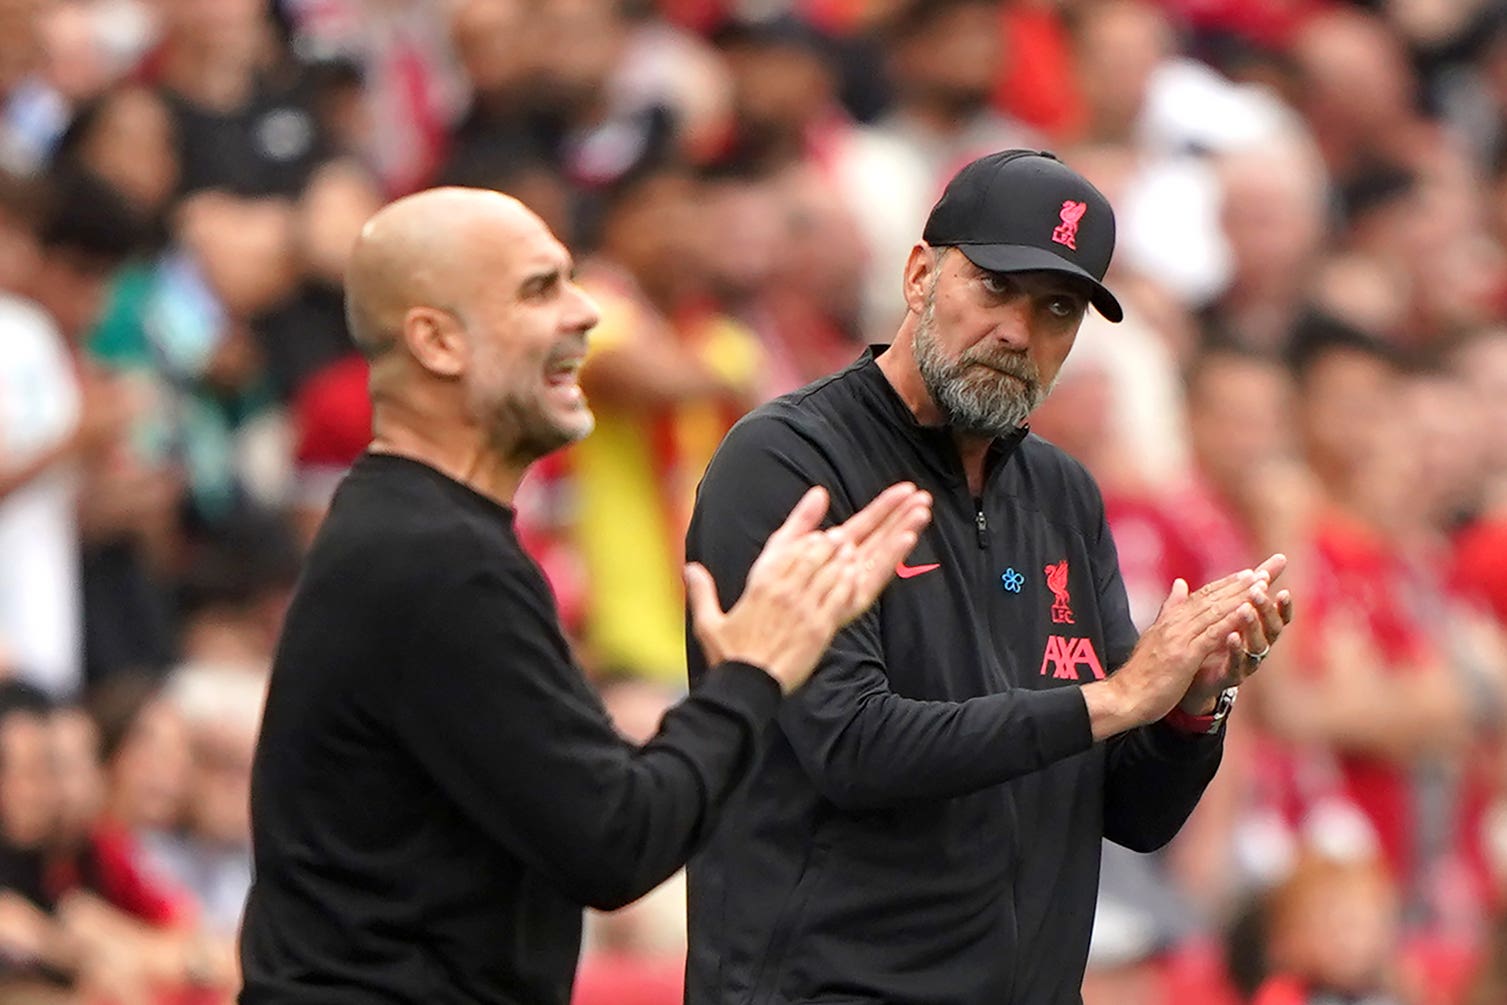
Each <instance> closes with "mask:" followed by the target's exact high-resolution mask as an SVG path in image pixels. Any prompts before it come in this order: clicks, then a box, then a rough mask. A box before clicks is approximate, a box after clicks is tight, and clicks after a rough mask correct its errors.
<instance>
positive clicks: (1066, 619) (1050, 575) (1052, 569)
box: [1045, 558, 1077, 625]
mask: <svg viewBox="0 0 1507 1005" xmlns="http://www.w3.org/2000/svg"><path fill="white" fill-rule="evenodd" d="M1045 572H1046V574H1047V588H1048V589H1050V590H1051V591H1052V624H1054V625H1073V624H1077V622H1076V621H1074V620H1073V598H1072V597H1070V596H1068V592H1067V559H1065V558H1064V559H1063V560H1062V561H1060V562H1054V563H1052V564H1051V565H1049V566H1047V567H1046V569H1045Z"/></svg>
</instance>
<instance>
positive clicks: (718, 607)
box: [685, 562, 723, 631]
mask: <svg viewBox="0 0 1507 1005" xmlns="http://www.w3.org/2000/svg"><path fill="white" fill-rule="evenodd" d="M685 596H686V605H687V606H688V607H689V608H690V609H691V623H692V625H693V626H694V627H695V629H696V630H697V631H708V630H714V629H715V628H716V627H717V626H718V625H719V624H721V623H722V618H723V612H722V602H721V601H720V600H718V599H717V582H716V580H714V579H712V574H711V573H710V572H707V571H706V566H704V565H702V564H701V563H700V562H691V563H690V564H689V565H687V566H686V567H685Z"/></svg>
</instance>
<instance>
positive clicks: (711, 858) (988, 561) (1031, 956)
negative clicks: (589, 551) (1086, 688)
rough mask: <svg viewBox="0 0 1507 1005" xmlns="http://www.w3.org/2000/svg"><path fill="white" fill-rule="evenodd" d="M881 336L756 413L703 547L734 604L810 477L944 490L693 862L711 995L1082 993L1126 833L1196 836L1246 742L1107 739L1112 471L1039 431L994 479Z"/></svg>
mask: <svg viewBox="0 0 1507 1005" xmlns="http://www.w3.org/2000/svg"><path fill="white" fill-rule="evenodd" d="M882 351H883V350H882V348H880V349H870V350H869V351H867V352H866V353H865V354H864V355H863V357H862V358H860V359H859V360H858V361H857V362H855V363H854V364H853V365H851V366H849V367H848V368H846V369H845V370H843V371H841V372H839V373H837V374H834V375H833V376H831V377H828V378H826V379H824V380H822V381H818V382H817V383H815V384H812V385H810V386H809V387H806V388H803V389H801V390H800V391H797V392H794V393H792V394H789V395H786V396H785V397H783V398H780V399H778V400H776V401H773V402H771V403H769V404H767V405H765V406H763V407H761V408H759V409H757V410H756V411H754V412H753V413H751V414H750V415H749V416H747V417H746V418H745V419H744V420H743V421H742V422H740V423H739V424H738V425H737V426H736V427H735V428H734V429H733V431H732V432H731V433H730V434H729V435H728V437H727V439H726V440H725V441H724V442H723V444H722V446H721V448H720V449H719V450H718V452H717V455H716V457H715V458H714V459H713V460H712V463H711V466H710V467H709V468H708V470H707V473H706V476H705V478H704V479H703V481H702V484H701V488H700V492H699V494H698V498H697V503H696V511H695V515H694V517H693V519H692V522H691V528H690V532H689V534H688V536H687V540H686V551H687V557H688V558H690V559H692V560H694V561H699V562H701V563H703V564H704V565H706V567H707V568H708V569H709V570H710V571H711V573H712V575H713V577H714V578H715V579H716V581H717V587H718V591H719V595H720V597H721V598H722V601H723V603H724V604H732V603H733V602H734V601H735V600H736V599H737V595H738V592H739V589H740V585H741V584H742V582H743V580H744V578H745V576H746V574H747V572H748V569H749V566H750V565H752V563H753V560H754V558H755V557H756V556H757V554H758V552H759V550H760V548H761V547H762V545H763V543H764V541H765V539H767V537H768V536H769V534H770V532H772V531H773V530H774V529H775V528H776V527H778V526H779V525H780V523H781V522H783V520H784V518H785V515H786V514H787V513H788V512H789V510H790V507H791V506H793V505H794V504H795V502H796V500H797V499H799V498H800V496H801V495H802V493H804V492H805V491H806V489H808V488H809V487H810V486H811V485H817V484H819V485H823V486H825V487H826V488H827V489H828V490H829V492H830V495H831V499H832V512H831V514H830V519H832V520H833V521H841V520H844V519H846V518H847V517H848V516H849V515H851V514H852V513H853V512H855V511H856V510H858V509H859V508H861V507H862V506H863V505H864V504H866V503H867V502H868V501H869V500H871V499H872V498H873V497H874V496H875V495H877V494H878V493H879V492H880V491H882V490H883V489H884V488H885V487H886V486H888V485H891V484H893V483H895V482H898V481H912V482H915V483H916V484H917V485H919V486H920V487H922V488H924V489H926V490H927V491H929V492H930V493H932V495H933V498H934V502H933V507H932V512H933V519H932V523H931V525H930V526H929V527H927V528H926V530H925V531H924V532H923V533H922V535H921V538H920V540H919V541H918V542H917V544H916V547H915V549H914V550H913V552H912V553H911V554H910V555H909V556H907V557H906V559H905V560H904V561H903V562H901V563H900V565H899V567H898V568H897V570H896V578H895V580H894V581H893V582H892V583H891V584H890V586H889V587H888V588H887V589H886V590H885V592H884V593H883V595H881V597H880V598H879V601H878V603H877V604H876V605H875V606H874V608H873V609H871V610H870V611H869V612H868V613H867V614H865V615H864V616H862V617H860V618H859V620H857V621H855V622H854V623H853V624H852V625H850V626H848V627H847V628H846V629H844V630H843V631H842V632H841V633H839V635H838V637H837V638H836V639H835V640H834V642H833V644H832V647H831V649H830V650H829V651H828V653H827V654H826V656H825V657H824V659H823V662H822V665H821V667H820V668H819V669H818V670H817V672H816V674H815V675H814V676H813V677H812V679H811V681H810V683H808V684H807V685H806V686H805V687H804V688H802V689H801V690H800V691H798V692H797V693H796V694H795V695H793V696H791V698H789V699H788V700H787V701H786V702H785V703H784V705H783V706H782V707H781V711H780V713H779V715H778V717H777V719H776V723H775V725H774V726H772V727H770V731H769V732H770V735H769V736H768V737H767V741H768V742H767V743H766V744H765V745H764V749H763V753H762V755H761V760H760V763H759V765H758V767H757V769H756V770H755V774H754V776H753V779H752V781H751V782H750V783H749V784H748V786H747V788H746V790H745V791H744V793H743V795H742V797H741V798H739V799H737V800H735V801H734V802H733V803H732V804H731V805H730V806H729V808H728V812H727V814H726V816H725V817H724V819H723V823H722V825H721V827H720V828H719V829H718V830H717V832H716V834H715V836H714V837H713V839H712V841H711V842H710V844H709V845H708V846H707V847H706V848H705V849H704V850H703V851H702V852H701V853H699V854H698V855H697V857H696V858H694V859H693V860H692V862H691V867H690V887H689V925H690V959H689V964H688V971H687V1001H688V1002H689V1003H691V1005H795V1003H807V1002H822V1003H831V1005H838V1003H844V1005H860V1003H861V1005H878V1003H884V1005H923V1003H924V1005H1076V1003H1078V1002H1079V1000H1080V995H1079V987H1080V985H1081V983H1082V979H1083V970H1084V966H1085V963H1086V960H1087V954H1088V942H1089V933H1090V930H1091V927H1092V923H1093V914H1094V903H1095V897H1096V894H1097V889H1098V874H1099V850H1100V842H1101V840H1102V839H1103V838H1105V837H1108V838H1109V839H1111V840H1114V841H1117V842H1119V843H1121V844H1124V845H1126V846H1127V847H1130V848H1134V849H1137V850H1150V849H1153V848H1156V847H1159V846H1161V845H1162V844H1164V843H1165V842H1167V841H1168V840H1170V839H1171V837H1172V836H1173V835H1174V834H1175V833H1176V832H1177V830H1178V828H1179V827H1181V826H1182V823H1183V821H1184V820H1185V819H1186V818H1187V816H1188V814H1189V813H1190V812H1191V811H1192V809H1193V807H1194V805H1195V804H1196V803H1197V801H1198V798H1199V796H1200V795H1201V793H1202V792H1203V789H1204V786H1205V785H1206V784H1207V783H1208V781H1209V779H1210V778H1211V777H1213V774H1214V771H1215V769H1216V768H1217V766H1218V763H1219V755H1220V751H1221V749H1222V737H1221V736H1220V735H1217V734H1216V735H1213V736H1198V737H1192V736H1187V735H1185V734H1182V733H1178V732H1176V731H1174V730H1173V729H1172V728H1171V727H1169V726H1167V725H1165V724H1161V723H1157V724H1153V725H1150V726H1145V727H1142V728H1140V729H1136V730H1132V731H1130V732H1128V733H1124V734H1122V735H1120V736H1117V737H1114V738H1113V739H1111V740H1109V741H1107V742H1103V743H1095V742H1094V741H1093V737H1092V733H1091V730H1090V723H1089V716H1088V711H1087V706H1086V705H1085V703H1084V701H1083V697H1082V694H1081V692H1080V688H1081V686H1082V685H1084V684H1087V683H1089V682H1091V681H1094V680H1099V679H1102V678H1104V677H1105V676H1106V675H1108V674H1109V673H1112V672H1113V671H1114V669H1115V668H1117V667H1118V666H1119V665H1120V664H1121V663H1123V662H1124V661H1125V660H1126V659H1127V658H1128V656H1129V655H1130V652H1131V649H1132V648H1133V647H1134V645H1135V642H1136V632H1135V629H1134V626H1133V625H1132V623H1131V620H1130V615H1129V611H1128V605H1127V602H1126V598H1125V589H1124V585H1123V583H1122V582H1121V579H1120V573H1119V567H1118V562H1117V559H1116V556H1115V549H1114V542H1113V540H1112V539H1111V537H1110V534H1109V531H1108V528H1107V526H1106V524H1105V520H1104V507H1103V503H1102V500H1101V499H1100V496H1099V492H1098V489H1097V487H1096V486H1095V485H1094V483H1093V480H1092V478H1091V477H1090V476H1089V475H1088V473H1087V472H1086V471H1085V470H1084V469H1083V468H1082V466H1081V465H1079V464H1078V463H1077V462H1076V461H1074V460H1072V459H1071V458H1070V457H1068V456H1067V455H1066V454H1064V453H1063V452H1062V451H1060V450H1058V449H1057V448H1056V447H1054V446H1052V445H1051V444H1049V443H1047V442H1046V441H1044V440H1042V439H1041V438H1039V437H1037V436H1034V435H1030V434H1028V433H1027V432H1026V431H1025V430H1024V429H1021V430H1017V431H1015V433H1014V434H1012V435H1011V436H1007V437H1002V438H1000V439H999V440H997V441H995V443H993V444H992V445H991V447H990V454H989V456H988V459H987V463H986V472H987V474H986V476H985V479H984V482H983V489H982V491H981V492H979V493H977V494H975V493H974V492H972V491H970V489H969V487H968V484H967V480H966V478H964V477H963V476H962V469H961V464H960V463H958V458H957V452H956V446H955V444H954V443H953V440H952V437H951V434H950V433H949V432H948V431H947V430H946V429H940V428H935V427H927V426H923V425H921V424H920V423H918V422H917V421H916V419H915V416H914V415H913V414H912V413H911V412H910V410H909V409H908V408H907V407H906V406H905V404H904V402H903V401H902V400H901V399H900V397H899V396H898V395H897V394H896V393H895V391H894V389H893V388H892V387H891V386H890V384H889V381H888V380H887V379H886V377H885V376H884V374H883V372H882V371H881V370H880V368H879V366H878V365H877V363H876V362H875V359H876V358H877V356H878V355H879V353H880V352H882ZM689 663H690V667H691V679H692V684H693V686H695V685H697V684H698V683H699V681H700V680H701V676H702V674H703V673H704V670H703V668H704V667H705V661H704V659H703V657H702V654H701V653H700V652H699V650H698V649H697V647H696V645H695V643H694V641H692V642H691V643H689Z"/></svg>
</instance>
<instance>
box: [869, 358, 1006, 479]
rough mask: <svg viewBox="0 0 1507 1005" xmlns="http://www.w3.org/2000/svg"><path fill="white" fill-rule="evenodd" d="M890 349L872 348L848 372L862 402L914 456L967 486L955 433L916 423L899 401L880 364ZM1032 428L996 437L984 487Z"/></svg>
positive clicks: (990, 448) (942, 428)
mask: <svg viewBox="0 0 1507 1005" xmlns="http://www.w3.org/2000/svg"><path fill="white" fill-rule="evenodd" d="M888 348H889V346H887V345H882V344H880V345H870V346H869V347H868V348H867V349H865V350H864V352H863V355H862V356H860V357H859V358H858V359H857V361H855V362H854V363H853V364H852V366H850V367H849V368H848V372H849V373H850V374H851V375H852V377H853V381H854V383H855V384H856V385H857V388H858V394H859V398H860V399H861V400H862V401H863V403H864V404H865V405H866V406H868V408H869V409H870V410H872V411H873V412H874V413H875V414H877V415H878V416H879V417H880V418H881V419H882V420H883V421H884V423H885V425H887V426H889V427H890V428H891V429H893V430H894V431H895V432H897V433H899V434H900V435H901V437H902V438H903V439H904V440H905V442H907V443H909V444H911V446H912V447H914V448H915V453H916V454H917V456H918V457H919V458H920V459H921V461H922V462H923V463H925V464H926V465H927V466H928V467H929V468H931V469H932V470H933V471H934V472H936V473H937V474H938V475H940V476H941V477H942V478H944V479H946V480H947V481H950V482H957V483H960V484H962V485H964V486H966V485H967V477H966V475H965V473H964V471H963V460H962V458H961V457H960V456H959V454H958V447H957V443H956V442H955V441H954V440H953V438H952V430H951V429H950V428H948V427H947V426H927V425H923V424H922V423H921V422H919V421H918V420H917V419H916V414H915V413H914V412H912V411H911V410H910V406H908V405H906V403H905V401H904V399H902V398H901V397H900V394H899V392H897V391H896V390H895V388H894V386H893V385H892V384H890V382H889V378H888V377H886V376H885V375H884V371H883V370H881V369H879V364H878V362H877V360H878V359H879V357H880V356H882V355H883V354H884V352H885V350H886V349H888ZM1030 431H1031V427H1030V425H1029V424H1025V425H1021V426H1017V427H1016V428H1015V429H1013V430H1011V431H1010V432H1009V433H1008V434H1006V435H1004V436H997V437H995V438H994V440H993V442H991V443H990V444H989V453H988V455H987V457H986V459H985V461H984V470H985V476H984V479H985V483H986V484H987V483H988V481H989V480H990V479H991V478H992V477H993V475H994V473H995V472H996V471H997V470H998V469H999V468H1000V467H1001V466H1002V465H1003V464H1004V462H1005V461H1007V460H1009V459H1010V457H1011V456H1012V455H1013V454H1014V453H1015V449H1016V447H1018V446H1020V442H1021V441H1022V440H1024V439H1025V438H1026V435H1027V434H1028V433H1030Z"/></svg>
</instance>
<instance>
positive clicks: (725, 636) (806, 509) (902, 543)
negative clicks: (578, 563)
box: [686, 482, 931, 694]
mask: <svg viewBox="0 0 1507 1005" xmlns="http://www.w3.org/2000/svg"><path fill="white" fill-rule="evenodd" d="M826 512H827V493H826V490H825V489H823V488H821V487H820V486H818V487H816V488H813V489H811V490H810V491H808V492H807V493H806V494H805V496H803V497H802V498H801V501H800V502H798V503H796V505H795V508H794V509H792V510H791V511H790V515H789V517H787V518H786V520H785V522H784V523H783V524H782V525H781V526H780V528H779V529H778V530H776V531H775V532H774V533H773V534H771V535H770V536H769V540H768V541H767V542H765V545H764V550H763V551H762V552H760V553H759V557H758V558H757V559H756V560H755V561H754V564H753V567H752V568H750V569H749V571H748V580H747V582H746V583H745V585H744V589H743V595H742V596H741V597H739V598H738V602H737V603H736V604H734V605H733V607H732V610H730V611H727V612H726V613H724V612H723V610H722V605H721V603H720V602H719V601H718V599H717V587H716V584H715V583H714V582H713V581H712V577H711V574H710V573H709V572H707V571H706V569H705V568H704V567H703V566H701V565H698V564H695V563H692V564H691V565H688V566H687V567H686V595H687V598H688V601H689V604H690V609H691V624H692V630H693V631H694V632H695V633H696V640H697V641H698V642H699V643H700V644H701V649H702V652H703V653H705V655H706V659H707V663H708V665H713V664H717V663H721V662H724V661H726V660H738V661H741V662H744V663H751V664H753V665H754V666H758V667H762V668H763V669H764V670H765V671H766V672H767V673H768V674H769V675H770V676H771V677H773V678H774V679H775V680H776V681H777V682H779V685H780V690H781V691H783V692H784V693H785V694H789V693H790V692H792V691H794V690H795V689H796V688H798V687H800V686H801V685H802V684H804V683H805V682H806V680H807V678H809V677H810V676H811V672H812V671H813V670H814V669H815V668H816V664H817V661H818V660H820V659H821V656H822V653H824V652H826V650H827V646H828V645H830V644H831V642H832V636H833V635H835V634H836V633H837V630H838V629H839V628H841V627H843V626H844V625H846V624H847V623H848V622H850V621H852V620H853V619H854V618H856V617H858V615H860V614H862V613H863V612H864V611H865V610H866V609H867V608H868V607H869V605H870V604H872V603H873V602H874V600H875V599H876V598H877V597H878V596H879V593H880V591H881V590H883V588H884V586H885V584H886V583H888V582H889V579H890V577H892V576H893V575H894V570H895V564H896V563H897V562H900V561H901V560H903V559H904V558H905V556H906V555H908V554H910V550H911V549H912V548H913V547H915V544H916V539H917V536H918V535H919V534H920V532H921V528H923V527H925V526H926V524H927V523H928V522H929V521H930V520H931V496H930V495H928V494H927V493H925V492H923V491H921V490H919V489H917V488H916V487H915V486H914V485H911V484H909V483H907V482H902V483H900V484H898V485H892V486H890V487H889V488H888V489H885V490H884V491H883V492H881V493H880V494H879V495H878V496H877V497H875V499H874V501H873V502H871V503H869V505H867V506H865V507H864V508H863V509H862V510H860V511H859V512H857V513H855V514H854V515H853V516H852V518H850V519H849V520H848V521H847V522H846V523H843V524H840V525H839V526H836V527H832V528H829V529H827V530H825V531H822V530H818V529H817V528H818V527H820V526H821V521H822V517H823V516H824V515H825V514H826Z"/></svg>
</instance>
